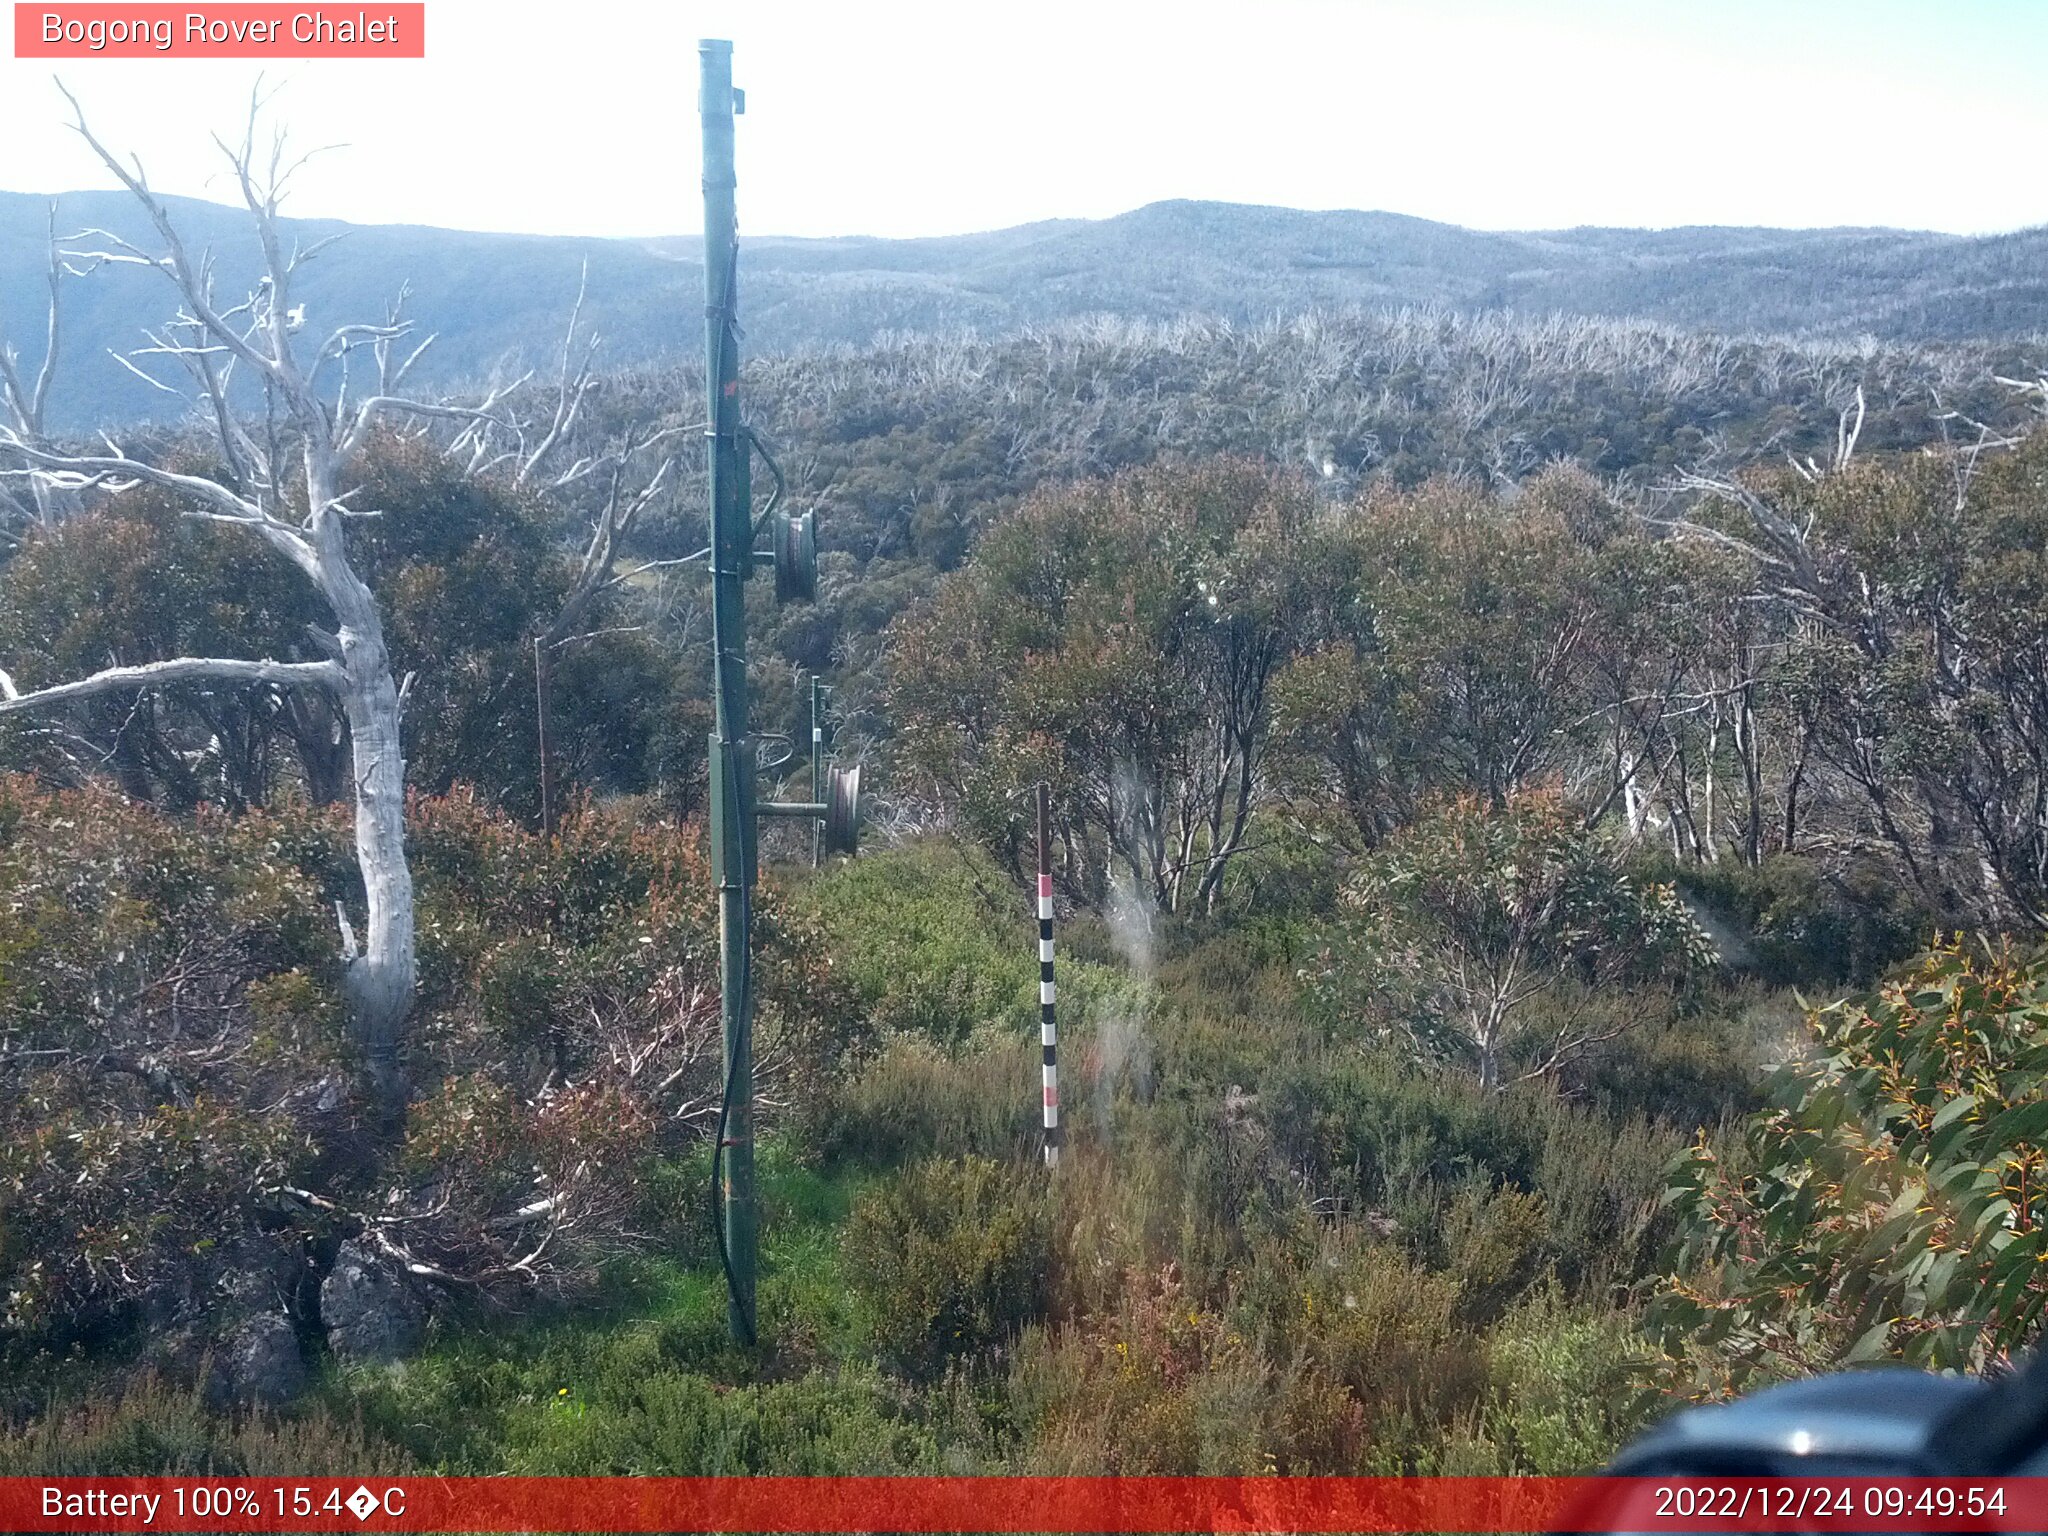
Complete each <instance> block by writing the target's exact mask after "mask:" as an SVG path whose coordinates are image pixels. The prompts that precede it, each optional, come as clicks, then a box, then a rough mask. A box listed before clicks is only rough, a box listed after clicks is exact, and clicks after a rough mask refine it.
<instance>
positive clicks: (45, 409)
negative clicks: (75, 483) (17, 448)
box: [0, 202, 69, 527]
mask: <svg viewBox="0 0 2048 1536" xmlns="http://www.w3.org/2000/svg"><path fill="white" fill-rule="evenodd" d="M49 252H50V258H49V266H48V271H47V276H46V279H45V280H46V283H47V286H48V288H49V305H48V312H47V317H46V319H45V322H44V331H43V360H42V363H41V364H40V366H38V367H37V369H36V373H35V377H34V379H33V380H31V379H30V378H29V377H28V375H27V374H26V373H24V372H23V369H22V361H21V356H20V354H19V353H17V352H16V351H15V349H14V348H13V347H11V346H8V345H6V344H5V343H4V342H0V407H4V410H0V421H4V422H5V424H6V425H7V427H8V429H9V430H10V431H12V432H13V433H14V434H15V435H16V436H18V437H20V438H22V439H24V440H26V441H28V442H31V443H35V444H38V445H42V444H45V443H47V441H48V434H47V430H46V425H45V424H46V422H47V419H48V416H49V408H50V385H51V384H52V382H54V381H55V379H56V377H57V342H58V338H59V336H60V335H61V333H62V327H61V325H60V323H59V322H60V321H61V319H62V316H63V311H62V308H61V305H60V302H59V301H60V299H61V297H62V293H61V284H62V282H63V279H64V277H65V274H66V272H67V270H69V269H68V268H67V265H66V263H65V261H64V259H63V257H62V255H61V254H60V253H59V246H58V241H57V205H56V204H55V203H54V202H53V203H51V204H50V211H49ZM25 463H26V461H25V460H23V461H17V465H16V467H20V466H21V465H25ZM10 478H11V479H12V480H13V481H14V483H15V484H18V485H21V486H23V487H24V489H25V492H26V499H25V500H24V499H23V498H22V497H20V496H16V495H15V494H14V493H13V491H12V489H11V488H10V486H9V483H8V480H5V479H0V513H4V514H6V516H7V517H8V518H9V520H10V521H12V522H15V523H17V524H33V525H36V526H39V527H47V526H49V524H51V523H52V522H54V521H56V519H57V517H58V515H59V512H60V510H61V509H62V508H63V507H64V505H65V504H66V501H67V500H68V498H64V497H63V496H61V494H60V493H59V492H58V491H57V490H56V489H55V488H54V487H53V486H51V485H50V484H49V483H48V482H47V481H46V480H44V479H42V478H41V477H39V476H34V475H27V474H22V475H17V476H13V477H10Z"/></svg>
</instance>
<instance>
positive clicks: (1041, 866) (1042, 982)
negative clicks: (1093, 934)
mask: <svg viewBox="0 0 2048 1536" xmlns="http://www.w3.org/2000/svg"><path fill="white" fill-rule="evenodd" d="M1051 798H1052V794H1051V791H1050V790H1049V789H1048V788H1047V786H1045V785H1043V784H1041V785H1039V786H1038V1040H1039V1045H1040V1047H1041V1048H1042V1050H1043V1051H1044V1062H1045V1064H1044V1068H1043V1071H1044V1077H1045V1166H1046V1167H1048V1168H1057V1167H1059V1165H1060V1032H1059V1026H1058V1024H1057V1023H1055V1022H1054V1019H1053V980H1052V851H1051V847H1050V844H1049V843H1048V841H1047V837H1046V822H1047V817H1048V812H1049V808H1050V801H1051Z"/></svg>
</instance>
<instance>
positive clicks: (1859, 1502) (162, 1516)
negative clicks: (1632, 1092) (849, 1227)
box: [0, 1476, 2048, 1536]
mask: <svg viewBox="0 0 2048 1536" xmlns="http://www.w3.org/2000/svg"><path fill="white" fill-rule="evenodd" d="M0 1529H4V1530H8V1531H37V1532H40V1531H113V1532H130V1531H134V1532H149V1531H309V1532H310V1531H363V1532H380V1531H547V1532H556V1531H562V1532H569V1531H703V1532H739V1531H759V1532H770V1533H806V1536H808V1533H813V1532H827V1531H902V1532H977V1531H981V1532H991V1533H994V1532H1004V1533H1007V1532H1025V1531H1045V1532H1084V1531H1093V1532H1105V1533H1111V1532H1129V1533H1137V1532H1162V1533H1167V1532H1172V1533H1182V1532H1195V1531H1236V1532H1304V1533H1311V1532H1313V1533H1325V1532H1340V1531H1357V1532H1394V1531H1460V1532H1463V1531H1586V1532H1592V1531H1671V1532H1674V1533H1676V1532H1687V1531H1697V1532H1723V1531H1727V1532H1741V1531H1759V1532H1762V1531H1920V1532H1931V1531H2025V1530H2042V1529H2048V1479H2035V1478H2001V1479H1935V1478H1770V1479H1763V1478H1705V1479H1703V1478H1611V1479H1599V1478H1540V1477H1538V1478H1480V1477H1474V1478H1444V1477H1415V1478H1329V1477H1261V1478H1229V1477H1128V1478H1114V1477H1107V1478H1105V1477H931V1478H922V1477H844V1478H834V1477H816V1478H807V1477H680V1478H669V1477H649V1478H623V1477H620V1478H530V1477H503V1478H497V1477H490V1478H435V1477H391V1476H378V1477H362V1478H339V1479H337V1478H291V1477H268V1478H75V1477H56V1478H28V1477H15V1478H0Z"/></svg>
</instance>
